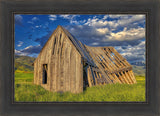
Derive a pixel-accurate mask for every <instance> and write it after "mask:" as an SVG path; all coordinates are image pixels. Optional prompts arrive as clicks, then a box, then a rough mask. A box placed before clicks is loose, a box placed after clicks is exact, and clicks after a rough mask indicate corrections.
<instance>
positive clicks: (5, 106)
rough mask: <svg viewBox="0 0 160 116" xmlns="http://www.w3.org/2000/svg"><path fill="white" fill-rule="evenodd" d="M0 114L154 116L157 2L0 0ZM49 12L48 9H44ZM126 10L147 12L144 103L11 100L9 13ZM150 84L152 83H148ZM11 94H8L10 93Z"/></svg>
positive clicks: (156, 105)
mask: <svg viewBox="0 0 160 116" xmlns="http://www.w3.org/2000/svg"><path fill="white" fill-rule="evenodd" d="M0 9H1V11H0V16H1V22H0V25H1V26H0V32H1V39H0V77H1V78H0V93H1V94H0V116H1V115H3V116H4V115H7V116H8V115H13V116H14V115H17V114H18V115H23V116H28V115H35V116H41V115H45V116H46V115H95V116H98V115H112V116H116V115H123V116H128V115H131V116H135V115H146V116H150V115H153V116H158V115H160V107H159V104H160V102H159V100H158V98H159V97H160V93H159V91H158V90H159V84H160V79H159V74H160V72H159V71H158V69H159V68H160V64H159V63H160V62H159V58H160V57H159V56H160V50H159V47H158V44H159V43H160V42H159V37H160V29H159V27H160V25H159V23H158V21H159V20H160V15H159V11H160V5H159V1H158V0H155V1H151V0H146V1H144V0H142V1H138V0H125V1H120V0H113V1H105V0H99V1H98V0H93V1H90V2H88V1H84V0H75V1H73V0H66V1H65V0H59V1H55V0H54V1H51V0H46V1H42V0H39V1H38V0H34V1H30V0H28V1H25V0H20V1H17V0H12V1H11V0H0ZM48 11H49V12H48ZM126 11H127V13H128V14H129V13H131V12H132V13H133V12H134V13H144V12H147V14H148V15H147V16H148V18H147V17H146V18H147V20H146V24H147V25H146V26H147V28H146V29H147V30H146V34H147V35H146V40H147V41H146V42H147V43H146V48H147V49H146V57H147V56H148V57H147V58H146V63H147V64H146V66H147V68H146V72H147V75H146V77H147V78H146V84H147V86H148V89H147V93H148V95H146V96H148V101H147V104H144V103H142V104H141V103H140V104H139V103H132V102H131V103H128V102H125V103H110V102H109V103H108V102H107V103H101V104H99V103H98V104H97V103H91V104H90V103H83V104H81V103H79V102H78V103H73V102H72V103H73V104H72V103H67V104H66V103H65V104H64V103H62V104H61V103H58V104H57V103H56V104H53V102H52V104H50V103H49V104H39V103H38V104H37V103H34V104H14V103H12V94H13V93H12V88H10V85H12V82H13V81H12V80H13V78H11V77H13V74H14V71H13V69H14V58H13V57H14V44H13V43H14V40H13V39H11V38H14V35H13V34H12V33H13V26H12V24H13V22H12V20H13V17H12V13H13V12H16V13H22V12H23V13H24V12H26V13H27V12H28V13H29V12H30V13H31V12H32V13H33V12H36V13H39V14H41V13H46V12H47V14H48V13H55V12H56V13H57V14H60V13H64V14H71V13H76V12H77V13H78V14H80V13H83V14H85V13H86V14H89V13H91V14H98V13H101V14H103V13H104V12H105V14H106V12H107V14H108V13H112V14H118V13H120V14H122V13H124V12H126ZM151 85H152V86H151ZM11 93H12V94H11Z"/></svg>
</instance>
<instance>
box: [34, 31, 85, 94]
mask: <svg viewBox="0 0 160 116" xmlns="http://www.w3.org/2000/svg"><path fill="white" fill-rule="evenodd" d="M43 64H47V65H48V72H47V74H48V78H47V84H42V75H43ZM34 83H35V84H38V85H41V86H43V87H44V88H45V89H47V90H50V91H53V92H54V91H58V92H61V91H62V92H64V91H70V92H72V93H80V92H82V91H83V65H82V63H81V55H80V54H79V52H78V51H77V49H76V48H75V46H74V45H73V44H72V42H71V41H70V40H69V38H68V37H67V36H66V34H65V33H64V32H63V31H62V30H60V29H57V30H56V31H55V32H54V34H53V35H52V36H51V38H50V39H49V40H48V42H47V43H46V45H45V46H44V47H43V49H42V51H41V53H40V54H39V56H38V57H37V59H36V61H35V62H34Z"/></svg>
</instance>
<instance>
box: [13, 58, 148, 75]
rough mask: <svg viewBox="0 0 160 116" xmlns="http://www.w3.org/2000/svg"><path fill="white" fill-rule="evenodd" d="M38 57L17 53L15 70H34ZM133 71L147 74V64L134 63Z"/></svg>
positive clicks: (138, 73)
mask: <svg viewBox="0 0 160 116" xmlns="http://www.w3.org/2000/svg"><path fill="white" fill-rule="evenodd" d="M35 59H36V58H33V57H29V56H18V55H15V71H16V72H19V71H20V72H23V71H26V72H33V68H34V67H33V66H32V64H33V62H34V60H35ZM132 67H133V72H134V74H135V75H141V76H145V65H143V66H139V64H138V65H132Z"/></svg>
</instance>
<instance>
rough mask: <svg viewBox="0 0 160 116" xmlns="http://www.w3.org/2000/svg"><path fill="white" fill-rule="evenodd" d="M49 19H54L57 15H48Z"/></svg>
mask: <svg viewBox="0 0 160 116" xmlns="http://www.w3.org/2000/svg"><path fill="white" fill-rule="evenodd" d="M48 17H49V20H51V21H55V20H56V19H57V16H56V15H49V16H48Z"/></svg>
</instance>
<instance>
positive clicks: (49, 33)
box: [34, 31, 53, 46]
mask: <svg viewBox="0 0 160 116" xmlns="http://www.w3.org/2000/svg"><path fill="white" fill-rule="evenodd" d="M52 33H53V32H52V31H49V32H48V33H47V34H46V35H44V36H42V37H40V38H36V39H35V40H34V41H35V42H38V43H39V44H40V45H41V46H44V45H45V43H46V42H47V40H48V39H49V37H50V36H51V35H52Z"/></svg>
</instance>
